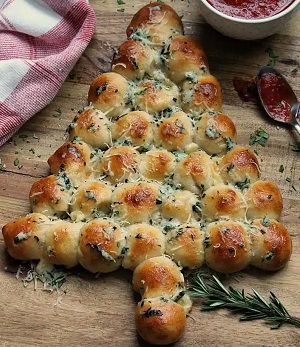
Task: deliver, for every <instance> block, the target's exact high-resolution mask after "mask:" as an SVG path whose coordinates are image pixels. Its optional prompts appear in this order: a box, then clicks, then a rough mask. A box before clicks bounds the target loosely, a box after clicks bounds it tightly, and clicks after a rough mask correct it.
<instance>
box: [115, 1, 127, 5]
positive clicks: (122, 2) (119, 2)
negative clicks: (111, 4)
mask: <svg viewBox="0 0 300 347" xmlns="http://www.w3.org/2000/svg"><path fill="white" fill-rule="evenodd" d="M117 4H118V5H125V2H124V1H123V0H117Z"/></svg>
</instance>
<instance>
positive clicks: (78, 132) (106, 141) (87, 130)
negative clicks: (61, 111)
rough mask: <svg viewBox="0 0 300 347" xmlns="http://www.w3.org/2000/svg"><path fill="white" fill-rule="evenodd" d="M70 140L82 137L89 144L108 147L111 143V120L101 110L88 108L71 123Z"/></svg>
mask: <svg viewBox="0 0 300 347" xmlns="http://www.w3.org/2000/svg"><path fill="white" fill-rule="evenodd" d="M69 132H70V137H69V138H70V141H73V140H74V139H76V138H80V139H82V140H83V141H84V142H86V143H88V144H89V145H91V146H93V147H96V148H101V149H106V148H107V147H108V146H110V145H111V134H110V121H109V120H108V118H107V117H106V116H105V115H104V114H103V113H102V112H101V111H100V110H96V109H93V108H86V109H85V110H83V111H82V112H81V113H80V114H79V115H77V116H76V117H75V118H74V120H73V122H72V123H71V124H70V125H69Z"/></svg>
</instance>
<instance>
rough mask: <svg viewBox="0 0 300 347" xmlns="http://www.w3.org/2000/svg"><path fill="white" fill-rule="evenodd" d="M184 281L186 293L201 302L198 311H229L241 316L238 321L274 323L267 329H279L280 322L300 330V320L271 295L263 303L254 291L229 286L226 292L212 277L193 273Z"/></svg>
mask: <svg viewBox="0 0 300 347" xmlns="http://www.w3.org/2000/svg"><path fill="white" fill-rule="evenodd" d="M188 281H189V289H188V293H189V294H190V296H192V297H195V298H201V299H202V309H203V310H205V311H207V310H214V309H220V308H227V309H229V310H230V311H231V312H234V313H241V314H242V315H241V317H240V318H239V320H240V321H250V320H257V319H264V320H265V321H268V322H273V323H278V324H277V325H275V326H272V327H271V329H279V328H280V327H281V326H282V325H283V324H284V323H286V324H290V325H293V326H295V327H298V328H300V319H298V318H296V317H292V316H291V315H290V314H289V313H288V311H287V309H286V308H285V307H284V305H283V304H282V303H281V301H280V300H279V299H278V297H277V296H276V295H275V294H274V293H273V292H270V302H267V301H266V300H265V299H264V298H263V297H262V296H261V294H259V293H258V291H256V290H255V289H252V293H249V294H245V292H244V290H239V289H235V288H233V287H228V289H227V288H226V287H225V286H224V285H223V284H222V283H221V281H220V280H219V279H218V278H217V277H216V276H215V275H212V276H209V275H208V274H201V273H197V274H194V275H192V276H190V278H188Z"/></svg>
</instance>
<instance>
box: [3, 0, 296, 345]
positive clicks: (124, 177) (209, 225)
mask: <svg viewBox="0 0 300 347" xmlns="http://www.w3.org/2000/svg"><path fill="white" fill-rule="evenodd" d="M127 37H128V40H127V41H126V42H124V43H123V44H122V45H121V46H120V47H119V49H118V50H117V52H116V53H115V55H114V57H113V61H112V71H111V72H107V73H103V74H101V75H100V76H98V77H97V78H96V79H95V80H94V81H93V82H92V84H91V86H90V89H89V92H88V102H89V105H88V106H87V107H85V108H84V110H83V111H81V112H80V113H79V114H77V115H76V116H75V118H74V120H73V122H72V123H71V124H70V126H69V128H68V130H69V140H68V142H66V143H64V144H63V145H62V146H61V147H60V148H59V149H57V150H56V152H55V153H54V154H53V155H52V156H51V157H50V158H49V159H48V164H49V167H50V171H51V174H50V175H49V176H48V177H45V178H41V179H40V180H38V181H36V182H35V183H34V184H33V185H32V188H31V190H30V193H29V201H30V206H31V209H32V213H31V214H29V215H28V216H26V217H23V218H20V219H18V220H15V221H12V222H10V223H8V224H6V225H5V226H4V227H3V229H2V232H3V237H4V241H5V244H6V246H7V249H8V252H9V254H10V255H11V256H12V257H14V258H16V259H20V260H32V259H35V260H40V262H41V263H43V264H50V265H64V266H66V267H67V268H71V267H74V266H76V265H78V264H80V265H81V266H82V267H84V268H85V269H87V270H88V271H90V272H92V273H99V272H100V273H107V272H112V271H115V270H116V269H118V268H120V267H123V268H125V269H130V270H132V271H133V287H134V290H135V291H136V292H138V293H139V294H140V295H141V301H140V302H139V303H138V305H137V308H136V314H135V320H136V326H137V330H138V332H139V334H140V335H141V336H142V338H143V339H145V340H146V341H147V342H149V343H153V344H159V345H164V344H170V343H173V342H175V341H177V340H178V339H179V338H180V337H181V336H182V334H183V332H184V329H185V326H186V314H187V313H188V312H189V311H190V310H191V300H190V298H189V296H188V295H187V294H186V293H185V285H184V278H183V275H182V272H181V270H182V268H188V269H198V268H200V267H201V266H203V265H204V264H206V265H207V266H208V267H210V268H211V269H213V270H215V271H218V272H221V273H232V272H236V271H240V270H242V269H244V268H245V267H247V266H249V265H252V266H255V267H257V268H260V269H263V270H267V271H275V270H278V269H280V268H281V267H283V266H284V265H285V264H286V263H287V262H288V260H289V259H290V256H291V252H292V242H291V237H290V235H289V233H288V231H287V230H286V228H285V227H284V226H283V225H282V224H281V223H280V222H279V221H278V220H279V218H280V215H281V212H282V207H283V206H282V197H281V193H280V190H279V188H278V187H277V185H276V184H275V183H273V182H269V181H264V180H261V179H260V175H261V172H260V167H259V163H258V160H257V158H256V155H255V154H254V153H253V152H252V151H251V150H249V149H248V148H246V147H243V146H240V145H237V143H236V137H237V134H236V128H235V125H234V123H233V121H232V120H231V119H230V117H229V116H227V115H225V114H224V113H222V112H221V107H222V91H221V87H220V84H219V82H218V80H217V79H216V78H215V77H214V76H212V75H211V74H210V70H209V66H208V60H207V57H206V55H205V53H204V51H203V48H202V46H201V45H200V44H199V43H198V42H196V41H195V40H193V39H192V38H188V37H186V36H184V35H183V26H182V22H181V19H180V17H179V16H178V15H177V14H176V13H175V11H174V10H173V9H172V8H171V7H169V6H168V5H165V4H163V3H160V2H156V3H150V4H149V5H147V6H145V7H143V8H142V9H141V10H140V11H138V12H137V13H136V15H135V16H134V17H133V19H132V21H131V23H130V24H129V26H128V28H127Z"/></svg>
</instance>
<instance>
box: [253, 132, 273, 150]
mask: <svg viewBox="0 0 300 347" xmlns="http://www.w3.org/2000/svg"><path fill="white" fill-rule="evenodd" d="M269 137H270V135H269V134H268V133H267V132H265V131H264V130H263V129H261V128H259V129H257V130H255V133H254V134H251V135H250V140H249V145H250V146H252V145H254V144H255V143H258V144H259V145H261V146H262V147H265V146H266V143H267V140H268V138H269Z"/></svg>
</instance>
